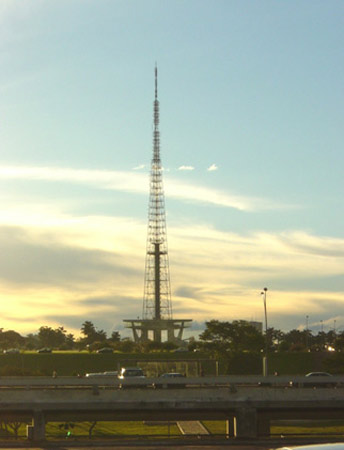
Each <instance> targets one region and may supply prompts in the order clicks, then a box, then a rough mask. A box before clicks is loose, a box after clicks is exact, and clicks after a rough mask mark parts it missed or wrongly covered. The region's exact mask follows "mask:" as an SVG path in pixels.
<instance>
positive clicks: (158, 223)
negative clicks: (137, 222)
mask: <svg viewBox="0 0 344 450" xmlns="http://www.w3.org/2000/svg"><path fill="white" fill-rule="evenodd" d="M159 118H160V117H159V100H158V69H157V66H155V97H154V104H153V157H152V163H151V171H150V193H149V211H148V232H147V245H146V265H145V278H144V294H143V314H142V319H137V320H132V319H125V320H124V322H125V323H126V326H127V327H129V328H131V329H132V330H133V335H134V340H135V342H145V341H148V340H150V339H149V333H150V332H151V333H152V334H153V339H152V340H153V341H155V342H161V341H162V332H164V331H165V332H167V341H168V342H175V343H177V344H181V343H182V337H183V331H184V328H185V327H187V326H189V323H190V322H192V320H191V319H173V318H172V302H171V286H170V270H169V260H168V248H167V233H166V214H165V198H164V188H163V180H162V171H163V169H162V165H161V159H160V132H159ZM176 330H177V331H178V335H177V336H175V334H174V332H175V331H176Z"/></svg>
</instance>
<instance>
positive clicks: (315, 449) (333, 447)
mask: <svg viewBox="0 0 344 450" xmlns="http://www.w3.org/2000/svg"><path fill="white" fill-rule="evenodd" d="M277 450H344V443H343V442H337V443H333V444H332V443H331V444H311V445H301V446H298V445H297V446H296V447H294V446H293V447H283V448H279V449H277Z"/></svg>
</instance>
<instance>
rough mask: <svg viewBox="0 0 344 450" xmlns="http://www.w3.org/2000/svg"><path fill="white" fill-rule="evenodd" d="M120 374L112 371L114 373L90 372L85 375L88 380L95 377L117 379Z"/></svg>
mask: <svg viewBox="0 0 344 450" xmlns="http://www.w3.org/2000/svg"><path fill="white" fill-rule="evenodd" d="M117 375H118V372H117V370H116V371H112V372H90V373H87V374H86V375H85V377H87V378H93V377H116V378H117Z"/></svg>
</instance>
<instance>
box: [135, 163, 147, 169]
mask: <svg viewBox="0 0 344 450" xmlns="http://www.w3.org/2000/svg"><path fill="white" fill-rule="evenodd" d="M145 167H146V166H145V164H140V165H139V166H136V167H133V170H142V169H144V168H145Z"/></svg>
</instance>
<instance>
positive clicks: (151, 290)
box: [143, 66, 172, 320]
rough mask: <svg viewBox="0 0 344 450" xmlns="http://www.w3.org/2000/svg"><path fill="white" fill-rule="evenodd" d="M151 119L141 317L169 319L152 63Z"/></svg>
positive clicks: (163, 201) (167, 279)
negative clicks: (150, 155) (150, 152)
mask: <svg viewBox="0 0 344 450" xmlns="http://www.w3.org/2000/svg"><path fill="white" fill-rule="evenodd" d="M153 119H154V127H153V158H152V165H151V172H150V195H149V212H148V232H147V251H146V268H145V282H144V295H143V319H155V320H158V319H172V304H171V286H170V272H169V261H168V249H167V233H166V215H165V199H164V188H163V180H162V165H161V159H160V132H159V100H158V69H157V67H156V66H155V99H154V113H153Z"/></svg>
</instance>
